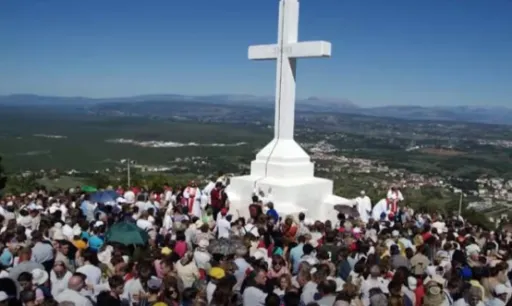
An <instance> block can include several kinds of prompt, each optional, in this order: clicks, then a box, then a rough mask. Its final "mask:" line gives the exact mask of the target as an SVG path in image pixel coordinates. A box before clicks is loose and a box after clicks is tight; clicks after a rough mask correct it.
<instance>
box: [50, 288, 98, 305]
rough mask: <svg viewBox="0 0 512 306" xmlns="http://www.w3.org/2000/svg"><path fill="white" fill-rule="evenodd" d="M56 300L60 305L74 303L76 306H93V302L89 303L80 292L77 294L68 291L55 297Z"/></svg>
mask: <svg viewBox="0 0 512 306" xmlns="http://www.w3.org/2000/svg"><path fill="white" fill-rule="evenodd" d="M55 300H56V301H57V302H59V303H61V302H73V303H74V304H75V305H76V306H92V303H91V301H89V300H88V299H87V298H86V297H84V296H83V295H81V294H80V293H79V292H76V291H74V290H71V289H66V290H64V291H62V292H61V293H60V294H59V295H57V296H56V297H55Z"/></svg>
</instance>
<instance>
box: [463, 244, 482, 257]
mask: <svg viewBox="0 0 512 306" xmlns="http://www.w3.org/2000/svg"><path fill="white" fill-rule="evenodd" d="M466 253H467V255H468V256H471V255H473V254H477V253H480V247H479V246H478V245H476V244H470V245H468V246H467V247H466Z"/></svg>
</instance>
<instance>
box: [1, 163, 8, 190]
mask: <svg viewBox="0 0 512 306" xmlns="http://www.w3.org/2000/svg"><path fill="white" fill-rule="evenodd" d="M6 184H7V175H6V174H5V170H4V167H3V166H2V156H0V191H2V190H3V189H4V188H5V185H6Z"/></svg>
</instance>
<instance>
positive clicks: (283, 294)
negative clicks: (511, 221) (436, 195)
mask: <svg viewBox="0 0 512 306" xmlns="http://www.w3.org/2000/svg"><path fill="white" fill-rule="evenodd" d="M225 185H226V182H225V180H223V179H219V180H217V181H212V182H211V183H210V184H208V186H207V188H205V189H203V190H199V188H198V187H197V186H196V184H195V183H194V182H191V183H190V184H189V186H186V187H185V188H176V189H174V190H173V189H172V188H171V187H170V186H163V188H162V190H159V191H158V192H156V191H154V190H144V189H143V188H132V189H130V190H122V189H118V190H113V189H112V188H107V191H108V192H109V194H116V197H115V199H112V200H111V201H103V200H102V201H95V200H94V197H93V194H91V192H85V191H83V190H81V189H80V188H76V189H71V190H66V191H47V190H45V189H40V190H35V191H33V192H30V193H27V194H21V195H3V197H2V198H0V226H1V229H0V243H1V245H0V267H1V271H0V306H1V305H27V306H35V305H67V306H71V305H76V306H92V305H108V306H115V305H130V306H131V305H140V306H146V305H154V306H164V305H168V306H178V305H179V306H188V305H214V306H236V305H244V306H259V305H267V306H281V305H285V306H297V305H304V306H305V305H320V306H332V305H335V306H348V305H350V306H386V305H390V306H439V305H443V306H450V305H456V306H464V305H471V306H477V305H478V306H480V305H486V306H500V305H512V302H510V297H511V294H512V286H511V283H510V277H512V274H511V273H510V271H511V269H512V261H511V260H510V259H511V253H510V246H511V242H512V235H511V233H506V232H492V231H487V230H486V229H483V228H479V227H478V226H474V225H471V224H468V223H466V222H464V220H463V219H462V218H461V217H460V216H457V217H447V216H442V215H441V214H432V215H428V214H424V213H421V212H414V211H413V210H412V209H410V208H407V207H405V206H402V207H398V206H397V205H396V202H393V203H391V204H392V205H394V206H393V207H392V208H390V209H387V210H386V209H381V210H382V213H381V214H380V215H379V216H378V218H376V217H375V216H371V215H370V212H369V207H371V205H370V206H368V203H367V201H366V202H365V205H366V206H365V208H364V209H362V211H367V212H368V215H367V216H365V217H364V218H363V219H364V220H362V218H360V217H358V216H357V215H345V214H342V213H339V214H338V216H337V221H336V222H332V221H329V220H310V219H308V216H307V212H306V213H301V214H299V215H297V216H286V215H280V214H279V208H278V207H274V204H273V203H271V202H268V203H264V202H262V200H261V199H260V198H259V197H258V196H257V195H253V197H252V199H250V195H248V197H249V198H248V205H247V215H248V216H249V217H248V218H241V217H239V216H237V215H236V214H234V213H233V212H232V211H230V209H229V198H228V196H227V195H226V192H225V191H224V188H225ZM251 200H252V201H251ZM383 205H384V204H383ZM359 210H360V211H361V209H359ZM120 223H123V224H124V223H127V224H131V225H132V226H136V227H137V228H138V229H140V231H142V232H144V233H146V234H147V236H146V237H147V238H146V239H147V240H145V241H144V242H145V243H143V244H136V243H132V244H128V243H121V242H119V241H113V239H112V238H111V237H112V235H111V231H112V229H113V228H114V227H115V226H116V225H118V224H120ZM126 235H128V234H126ZM220 242H223V243H224V244H226V245H227V246H228V247H227V248H226V249H225V250H221V249H220V248H214V247H213V246H214V245H216V244H217V245H218V244H219V243H220ZM229 244H233V245H236V247H233V248H230V247H229Z"/></svg>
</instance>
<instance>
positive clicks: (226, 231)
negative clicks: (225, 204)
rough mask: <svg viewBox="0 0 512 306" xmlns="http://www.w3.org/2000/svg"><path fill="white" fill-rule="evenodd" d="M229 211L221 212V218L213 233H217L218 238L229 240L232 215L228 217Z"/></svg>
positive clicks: (223, 210)
mask: <svg viewBox="0 0 512 306" xmlns="http://www.w3.org/2000/svg"><path fill="white" fill-rule="evenodd" d="M227 214H228V210H227V209H225V208H223V209H222V210H221V211H220V217H219V218H218V219H217V225H216V226H215V229H214V230H213V232H214V233H215V232H216V233H217V237H218V238H226V239H229V236H230V232H231V215H229V216H227Z"/></svg>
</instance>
